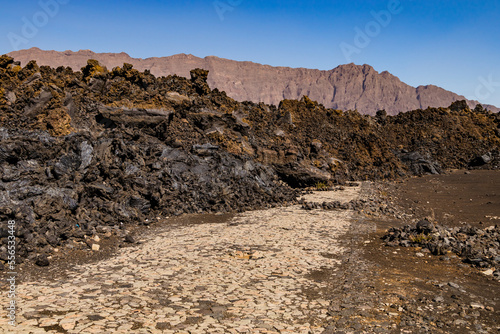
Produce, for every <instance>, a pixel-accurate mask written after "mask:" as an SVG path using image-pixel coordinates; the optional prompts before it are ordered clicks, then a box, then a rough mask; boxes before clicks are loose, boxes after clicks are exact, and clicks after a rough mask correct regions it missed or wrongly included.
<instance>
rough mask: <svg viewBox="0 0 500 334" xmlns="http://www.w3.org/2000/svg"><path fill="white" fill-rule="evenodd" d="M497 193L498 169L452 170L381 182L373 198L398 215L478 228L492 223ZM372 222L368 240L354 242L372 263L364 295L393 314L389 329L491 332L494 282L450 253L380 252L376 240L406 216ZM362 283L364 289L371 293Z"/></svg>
mask: <svg viewBox="0 0 500 334" xmlns="http://www.w3.org/2000/svg"><path fill="white" fill-rule="evenodd" d="M498 189H500V173H499V172H498V171H470V172H469V171H467V172H465V171H453V172H451V173H449V174H446V175H440V176H426V177H421V178H411V179H408V180H406V181H403V182H398V183H392V184H386V185H385V186H384V187H383V190H381V192H380V193H381V196H386V197H387V198H388V199H389V201H390V202H392V203H393V205H394V206H397V207H399V210H398V211H400V212H399V214H400V215H401V216H403V217H404V216H405V215H404V214H405V213H406V214H408V215H409V214H412V215H413V220H418V219H421V218H424V217H427V216H428V217H429V218H432V216H434V217H435V220H436V221H437V222H438V223H439V224H441V225H444V226H447V227H452V226H464V225H465V224H469V225H471V226H476V227H478V228H484V227H487V226H489V225H495V224H498V222H499V220H498V219H499V216H500V201H499V195H498ZM433 212H434V215H433ZM495 217H496V218H495ZM374 223H375V224H376V226H377V229H376V232H375V233H372V234H371V235H369V237H368V241H370V243H366V241H367V240H366V238H363V237H361V238H359V237H358V238H357V239H356V238H353V239H355V240H356V242H357V245H358V249H363V250H362V251H361V253H362V255H361V258H363V259H365V260H368V263H369V264H371V266H369V267H370V268H371V270H373V273H374V274H373V275H372V277H373V280H370V284H371V286H372V289H371V291H376V293H377V296H378V298H380V299H379V300H380V302H381V303H382V307H384V304H383V303H388V304H389V305H385V307H386V308H387V306H389V307H388V310H387V314H389V312H392V313H394V314H398V315H397V316H396V317H395V318H394V319H393V322H394V323H396V324H397V329H394V331H395V332H398V333H399V332H409V333H421V332H422V333H425V332H429V333H498V330H499V329H500V327H499V324H500V282H498V281H497V280H496V279H494V278H493V277H492V276H486V275H484V274H483V273H482V272H481V270H480V269H476V268H473V267H471V266H470V265H468V264H464V263H463V262H462V261H461V259H460V258H459V257H457V256H456V255H454V254H448V255H445V256H434V255H431V254H430V253H428V252H425V250H422V249H421V248H415V247H410V248H404V247H387V246H386V245H385V243H384V242H383V241H382V240H381V237H382V236H383V235H384V234H385V233H386V231H387V228H388V227H401V226H403V225H405V224H407V223H409V222H408V221H406V219H394V218H392V219H391V218H389V217H386V218H382V219H377V220H376V221H374ZM422 254H423V256H422ZM367 286H368V283H366V284H365V287H364V288H365V291H367V290H368V291H370V289H369V288H368V287H367Z"/></svg>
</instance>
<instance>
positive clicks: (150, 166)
mask: <svg viewBox="0 0 500 334" xmlns="http://www.w3.org/2000/svg"><path fill="white" fill-rule="evenodd" d="M208 76H209V72H207V71H206V70H203V69H195V70H192V71H191V72H190V79H186V78H182V77H179V76H168V77H161V78H156V77H155V76H153V75H152V74H151V73H150V72H149V71H144V72H139V71H137V70H135V69H134V68H133V66H132V65H131V64H123V66H122V67H115V68H113V69H112V70H109V69H107V68H106V67H105V66H102V65H101V64H100V63H99V62H97V61H95V60H89V61H88V62H87V65H86V66H85V67H83V68H82V69H81V71H79V72H74V71H73V70H72V69H70V68H67V67H62V66H60V67H58V68H57V69H53V68H50V67H47V66H42V67H39V66H38V65H37V63H36V62H34V61H31V62H29V63H28V64H27V65H26V66H25V67H20V66H19V65H18V64H17V63H16V62H15V61H14V59H12V58H10V57H7V56H2V57H0V219H1V221H8V220H11V219H15V220H16V221H17V222H18V223H17V232H16V233H17V237H18V238H19V245H18V247H19V248H18V252H17V256H18V259H19V260H23V259H25V258H29V259H31V260H33V262H38V263H40V264H46V261H45V260H44V259H43V258H40V256H44V255H45V256H47V255H50V254H51V253H52V252H53V251H54V249H55V248H57V247H60V246H61V245H66V244H72V243H74V241H77V244H76V245H77V246H75V247H80V246H81V247H88V248H89V249H93V248H94V246H93V245H94V244H93V243H92V242H91V241H90V240H88V239H89V238H90V237H93V236H94V235H96V234H97V235H99V234H103V233H104V234H105V233H107V232H110V233H115V234H116V235H120V233H121V232H120V229H122V226H125V227H126V226H127V225H128V224H147V222H148V221H151V220H152V219H155V218H156V217H157V216H158V215H180V214H182V213H198V212H227V211H244V210H249V209H256V208H263V207H269V206H278V205H286V204H290V203H293V202H294V200H295V198H296V196H297V194H298V191H296V190H294V189H292V188H296V187H305V186H308V187H310V186H312V187H316V188H322V187H328V186H331V185H332V184H333V183H345V182H346V181H353V180H364V179H383V178H397V177H400V176H407V175H420V174H425V173H433V172H440V171H441V168H442V169H447V168H464V167H469V166H470V167H471V168H473V166H475V165H477V161H478V160H477V159H478V157H482V158H481V162H482V163H481V164H480V166H478V167H477V168H491V169H494V168H498V167H499V165H500V159H499V157H500V151H499V143H500V132H499V131H498V130H499V128H500V126H499V124H500V117H499V115H498V114H493V113H491V112H489V111H485V110H483V109H482V108H479V107H478V108H476V109H474V110H470V109H469V108H468V107H467V105H466V103H465V102H460V103H455V104H453V105H452V106H450V108H439V109H433V108H430V109H426V110H415V111H412V112H408V113H401V114H399V115H398V116H387V115H384V113H382V112H381V113H378V115H377V116H376V117H370V116H367V115H361V114H359V113H358V112H355V111H346V112H343V111H340V110H334V109H327V108H325V107H324V106H322V105H321V104H319V103H317V102H315V101H312V100H311V99H310V98H308V97H307V96H304V97H303V98H302V99H301V100H300V101H297V100H283V101H281V103H280V105H279V106H278V107H276V106H272V105H271V106H270V105H266V104H263V103H259V104H256V103H252V102H244V103H239V102H237V101H235V100H233V99H231V98H230V97H228V96H227V95H226V93H225V92H221V91H219V90H217V89H214V90H211V89H210V87H209V85H208V83H207V80H208ZM398 152H410V153H411V152H417V153H411V154H410V156H411V157H414V159H410V158H402V156H401V154H399V153H398ZM417 167H418V168H417ZM474 168H476V167H474ZM104 227H107V228H108V230H107V231H105V229H104ZM100 231H101V232H100ZM80 241H82V242H81V243H80ZM6 243H7V238H6V236H5V235H4V234H2V245H3V246H5V245H6ZM5 255H6V251H5V248H1V249H0V256H1V259H2V260H5Z"/></svg>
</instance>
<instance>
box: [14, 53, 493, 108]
mask: <svg viewBox="0 0 500 334" xmlns="http://www.w3.org/2000/svg"><path fill="white" fill-rule="evenodd" d="M9 56H11V57H13V58H15V60H17V61H21V63H22V65H23V66H24V65H25V64H26V63H27V62H28V61H30V60H36V61H37V63H38V65H48V66H51V67H58V66H69V67H71V68H73V70H75V71H76V70H80V69H81V68H82V67H83V66H85V65H86V63H87V60H88V59H96V60H98V61H99V62H100V63H101V64H103V65H105V66H106V67H107V68H108V69H112V68H113V67H115V66H122V65H123V63H130V64H132V65H133V66H134V68H136V69H138V70H140V71H144V70H146V69H148V70H150V71H151V73H152V74H154V75H155V76H167V75H172V74H177V75H179V76H184V77H189V71H190V70H192V69H194V68H204V69H206V70H209V71H210V74H209V78H208V83H209V85H210V87H211V88H212V89H213V88H218V89H219V90H223V91H225V92H226V93H227V95H228V96H230V97H232V98H233V99H235V100H238V101H253V102H265V103H268V104H275V105H278V104H279V102H280V101H281V100H283V99H300V98H301V97H302V96H303V95H307V96H309V97H310V98H311V99H312V100H316V101H318V102H320V103H322V104H323V105H325V106H326V107H328V108H335V109H341V110H348V109H351V110H354V109H357V110H358V111H359V112H361V113H364V114H370V115H374V114H375V113H376V111H377V110H380V109H385V110H386V111H387V113H388V114H391V115H394V114H397V113H399V112H401V111H408V110H414V109H425V108H427V107H429V106H430V107H447V106H449V105H450V104H451V103H452V102H453V101H456V100H466V98H465V97H464V96H461V95H458V94H455V93H453V92H450V91H447V90H445V89H443V88H440V87H437V86H433V85H428V86H418V87H416V88H415V87H412V86H410V85H407V84H405V83H404V82H402V81H401V80H399V78H398V77H396V76H394V75H392V74H390V73H389V72H387V71H385V72H382V73H379V72H377V71H376V70H375V69H373V67H371V66H369V65H355V64H347V65H340V66H338V67H336V68H335V69H332V70H329V71H320V70H314V69H306V68H289V67H273V66H269V65H261V64H257V63H253V62H249V61H244V62H241V61H234V60H229V59H223V58H218V57H213V56H209V57H205V58H198V57H195V56H193V55H186V54H178V55H173V56H169V57H159V58H158V57H153V58H147V59H138V58H132V57H130V56H129V55H128V54H126V53H124V52H122V53H95V52H92V51H90V50H80V51H77V52H73V51H62V52H58V51H44V50H40V49H38V48H31V49H28V50H20V51H14V52H11V53H9ZM478 103H479V102H477V101H471V100H468V104H469V106H470V107H471V108H473V107H474V106H475V105H476V104H478ZM483 106H484V107H486V108H488V109H489V110H491V111H493V112H499V111H500V109H499V108H497V107H495V106H491V105H483Z"/></svg>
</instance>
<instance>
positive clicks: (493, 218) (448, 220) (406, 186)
mask: <svg viewBox="0 0 500 334" xmlns="http://www.w3.org/2000/svg"><path fill="white" fill-rule="evenodd" d="M390 194H391V196H392V198H393V200H394V201H396V203H397V204H399V205H400V206H401V207H403V208H404V209H405V211H412V210H413V211H414V212H415V213H417V214H419V215H420V216H426V215H428V216H432V215H433V212H434V218H435V220H437V221H438V222H439V223H441V224H445V225H447V226H462V225H464V223H466V224H469V225H471V226H475V227H485V226H488V225H495V224H498V223H500V172H499V171H481V170H476V171H453V172H451V173H449V174H446V175H432V176H431V175H429V176H426V177H417V178H411V179H409V180H407V181H404V182H402V183H397V184H395V185H394V186H393V189H392V190H391V192H390Z"/></svg>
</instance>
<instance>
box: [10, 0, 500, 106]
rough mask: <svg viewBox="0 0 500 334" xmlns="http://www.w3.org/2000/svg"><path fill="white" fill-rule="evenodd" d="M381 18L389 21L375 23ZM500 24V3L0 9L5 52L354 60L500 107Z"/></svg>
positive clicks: (426, 0)
mask: <svg viewBox="0 0 500 334" xmlns="http://www.w3.org/2000/svg"><path fill="white" fill-rule="evenodd" d="M54 1H56V2H57V4H58V7H59V8H56V7H55V6H54ZM398 2H399V3H400V4H399V5H398V4H397V3H398ZM43 3H49V4H50V3H52V5H50V6H48V7H47V6H44V5H42V4H43ZM63 3H64V4H63ZM44 8H45V9H44ZM382 11H384V12H383V13H385V14H387V13H389V14H390V17H389V16H387V15H381V16H380V17H379V19H378V21H377V19H376V16H377V15H374V14H373V13H379V14H380V13H381V12H382ZM44 12H48V13H49V14H50V15H47V14H45V13H44ZM499 18H500V1H498V0H484V1H471V0H450V1H440V0H435V1H430V0H413V1H412V0H400V1H397V0H373V1H357V0H350V1H345V0H343V1H336V0H332V1H322V0H319V1H314V0H309V1H297V0H295V1H294V0H291V1H274V0H265V1H264V0H262V1H261V0H221V1H212V0H205V1H201V0H192V1H160V0H141V1H129V0H122V1H116V0H109V1H102V0H101V1H96V0H41V1H25V0H17V1H8V2H7V1H5V2H4V3H2V11H1V13H0V31H1V34H0V54H3V53H8V52H10V51H13V50H14V49H25V48H30V47H32V46H36V47H39V48H41V49H44V50H58V51H64V50H74V51H77V50H80V49H91V50H93V51H95V52H122V51H124V52H126V53H128V54H129V55H131V56H132V57H141V58H147V57H153V56H169V55H173V54H177V53H190V54H193V55H196V56H199V57H205V56H209V55H214V56H218V57H223V58H229V59H235V60H250V61H254V62H258V63H263V64H269V65H273V66H290V67H306V68H317V69H322V70H328V69H332V68H335V67H336V66H338V65H340V64H345V63H350V62H354V63H356V64H369V65H372V66H373V67H374V68H375V69H376V70H377V71H379V72H382V71H385V70H387V71H389V72H391V73H392V74H394V75H396V76H398V77H399V78H400V79H401V80H402V81H404V82H406V83H408V84H410V85H412V86H418V85H425V84H434V85H437V86H441V87H443V88H445V89H448V90H451V91H454V92H456V93H459V94H463V95H465V96H466V97H468V98H477V99H479V100H480V101H481V102H482V103H490V104H494V105H496V106H499V107H500V65H499V60H500V19H499ZM26 22H28V23H26ZM29 24H35V28H36V29H37V31H35V32H34V31H33V30H29V29H28V28H26V25H29ZM36 25H38V26H39V27H37V26H36ZM23 28H24V29H23ZM23 30H24V31H23ZM12 41H14V43H12ZM343 50H344V51H343ZM488 82H489V83H488Z"/></svg>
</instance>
